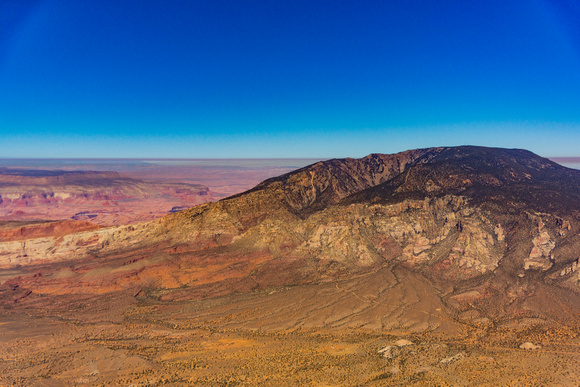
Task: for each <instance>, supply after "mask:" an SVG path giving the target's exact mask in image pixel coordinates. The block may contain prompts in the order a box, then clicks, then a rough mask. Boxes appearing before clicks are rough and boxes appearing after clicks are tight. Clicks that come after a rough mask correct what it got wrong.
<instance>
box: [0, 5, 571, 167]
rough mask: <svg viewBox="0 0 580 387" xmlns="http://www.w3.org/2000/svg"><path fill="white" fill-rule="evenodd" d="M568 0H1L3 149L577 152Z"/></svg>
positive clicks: (70, 153) (173, 153) (149, 153)
mask: <svg viewBox="0 0 580 387" xmlns="http://www.w3.org/2000/svg"><path fill="white" fill-rule="evenodd" d="M578 20H580V6H579V5H578V3H577V2H575V1H573V0H561V1H548V0H525V1H524V0H522V1H519V0H514V1H499V0H497V1H496V0H489V1H478V2H475V1H464V0H457V1H445V0H439V1H425V0H423V1H412V0H401V1H367V2H360V1H337V0H335V1H312V0H309V1H301V0H292V1H284V0H276V1H268V0H263V1H219V0H216V1H213V0H212V1H201V0H199V1H194V0H187V1H185V0H184V1H181V0H173V1H160V0H159V1H153V0H139V1H137V0H135V1H129V0H124V1H119V0H93V1H91V0H86V1H77V0H38V1H28V0H2V1H0V157H149V158H150V157H162V158H165V157H169V158H171V157H175V158H227V157H232V158H239V157H242V158H243V157H251V158H256V157H360V156H364V155H366V154H368V153H375V152H380V153H393V152H398V151H402V150H405V149H410V148H420V147H429V146H440V145H463V144H474V145H485V146H501V147H512V148H527V149H530V150H532V151H534V152H536V153H539V154H541V155H544V156H579V155H580V151H579V145H580V23H578V22H577V21H578Z"/></svg>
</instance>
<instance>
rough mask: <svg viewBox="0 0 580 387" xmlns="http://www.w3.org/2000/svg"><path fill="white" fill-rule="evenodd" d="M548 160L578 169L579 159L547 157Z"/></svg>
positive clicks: (579, 166)
mask: <svg viewBox="0 0 580 387" xmlns="http://www.w3.org/2000/svg"><path fill="white" fill-rule="evenodd" d="M548 158H549V159H550V160H552V161H555V162H556V163H558V164H560V165H563V166H565V167H568V168H574V169H580V157H548Z"/></svg>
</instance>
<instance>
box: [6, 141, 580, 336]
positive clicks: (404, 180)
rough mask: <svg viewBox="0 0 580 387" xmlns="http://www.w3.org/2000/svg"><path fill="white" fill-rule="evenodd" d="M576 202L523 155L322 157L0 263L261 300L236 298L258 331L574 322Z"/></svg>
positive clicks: (572, 176)
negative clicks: (249, 185)
mask: <svg viewBox="0 0 580 387" xmlns="http://www.w3.org/2000/svg"><path fill="white" fill-rule="evenodd" d="M579 193H580V172H579V171H575V170H571V169H568V168H564V167H561V166H559V165H557V164H555V163H553V162H551V161H549V160H547V159H543V158H541V157H538V156H536V155H534V154H532V153H530V152H527V151H522V150H508V149H493V148H479V147H455V148H431V149H422V150H415V151H407V152H402V153H399V154H396V155H370V156H367V157H365V158H362V159H344V160H329V161H326V162H320V163H316V164H313V165H311V166H308V167H305V168H302V169H300V170H297V171H294V172H291V173H289V174H286V175H283V176H280V177H277V178H274V179H269V180H266V181H264V182H263V183H261V184H259V185H258V186H256V187H255V188H254V189H252V190H250V191H247V192H245V193H243V194H239V195H236V196H233V197H230V198H226V199H223V200H221V201H219V202H215V203H207V204H203V205H200V206H197V207H194V208H191V209H189V210H187V211H183V212H179V213H175V214H171V215H168V216H165V217H163V218H161V219H159V220H156V221H154V222H150V223H142V224H138V225H134V226H123V227H117V228H106V229H99V230H87V231H84V232H82V233H71V234H68V235H66V236H60V237H52V236H44V237H42V238H41V237H39V238H32V239H29V240H27V241H26V242H24V241H22V240H14V239H13V240H10V241H8V240H7V241H5V242H2V243H0V265H2V267H3V268H4V269H5V270H8V269H9V270H12V273H13V274H11V275H4V277H3V279H2V281H3V282H4V286H14V285H15V284H18V285H19V286H21V287H26V288H30V289H33V292H36V293H44V294H66V293H102V292H108V291H124V290H126V291H131V292H134V293H135V294H143V293H147V294H149V295H150V296H151V297H156V298H158V299H161V300H165V301H171V300H198V299H204V298H211V297H214V296H224V295H232V294H239V293H241V294H246V293H248V292H250V291H257V290H266V289H270V290H271V291H273V292H275V294H274V293H272V294H271V296H267V297H266V299H265V301H263V303H262V304H260V305H256V304H252V303H250V304H247V303H246V301H239V302H238V301H236V305H235V308H238V309H240V310H246V312H245V313H247V316H246V317H247V321H252V322H251V323H248V324H250V325H251V326H255V327H258V328H259V327H266V326H273V325H272V324H273V323H272V321H273V319H275V318H277V319H278V320H284V324H283V325H284V326H285V327H291V326H318V325H320V324H322V325H325V326H326V325H328V324H330V326H334V325H335V326H337V327H339V326H341V327H344V326H352V327H357V326H367V325H368V327H369V328H372V329H381V328H385V327H390V328H392V327H397V326H398V327H401V328H403V327H407V328H409V329H410V328H411V327H413V329H420V330H424V329H455V328H454V327H455V326H456V325H457V324H474V325H483V326H486V325H489V324H503V323H507V322H509V321H513V319H519V320H522V319H528V320H529V319H534V320H533V321H536V322H538V321H539V322H544V323H545V322H548V321H563V320H567V321H574V319H575V318H576V317H577V316H578V313H580V297H579V295H578V292H579V290H580V288H579V287H578V280H579V277H578V271H577V266H578V258H579V254H580V253H579V252H580V236H579V230H580V196H579ZM39 272H40V273H42V276H38V275H37V276H32V275H30V274H27V273H35V275H36V274H38V273H39ZM374 281H384V283H383V284H382V285H378V284H376V283H375V282H374ZM411 283H412V284H413V285H412V286H411V287H410V284H411ZM288 286H292V288H287V287H288ZM280 289H286V291H284V292H282V293H279V291H280ZM307 289H310V290H307ZM344 289H350V290H349V291H346V290H344ZM305 292H306V293H305ZM308 292H314V293H312V294H310V293H308ZM409 292H411V293H413V294H414V296H413V297H411V298H413V299H414V300H415V301H412V300H410V299H409V294H410V293H409ZM307 293H308V294H310V295H309V296H306V294H307ZM334 297H340V298H341V299H343V301H344V302H345V303H346V304H349V305H350V304H352V305H355V304H357V303H360V302H362V304H360V305H359V306H356V307H354V306H352V305H351V306H349V307H346V306H345V308H343V309H341V308H340V307H339V305H336V304H335V302H334V301H331V299H333V298H334ZM274 298H275V299H276V303H281V304H279V305H278V306H273V305H274V303H273V302H274V301H273V300H274ZM428 299H429V300H431V301H429V302H428V303H427V304H429V305H431V306H429V305H427V304H425V302H426V300H428ZM357 300H358V301H357ZM361 300H363V301H361ZM562 300H566V302H563V301H562ZM399 304H400V309H397V308H399V307H396V305H399ZM411 304H417V305H422V306H421V308H423V309H421V310H428V313H427V314H424V315H422V314H419V315H417V314H416V313H415V312H416V307H417V305H415V307H410V305H411ZM227 305H229V304H227V303H226V306H223V308H226V309H227V308H228V306H227ZM357 305H358V304H357ZM389 305H391V306H389ZM558 305H559V306H558ZM231 307H232V308H233V307H234V306H233V304H232V305H231ZM270 307H272V308H274V309H273V310H271V311H269V312H267V311H266V309H267V308H270ZM391 307H393V308H395V309H392V308H391ZM265 308H266V309H265ZM353 308H354V309H353ZM290 309H292V310H301V311H311V312H304V313H294V314H293V315H292V314H291V313H290ZM563 309H565V313H563ZM274 310H275V311H274ZM393 310H396V311H397V312H396V313H395V312H394V311H393ZM337 314H339V315H340V316H341V317H340V319H337V318H336V315H337ZM266 315H267V316H270V317H268V318H266V317H264V316H266ZM291 315H292V316H291ZM284 316H285V317H284ZM333 316H334V317H333ZM361 316H365V317H364V318H363V317H361ZM208 318H209V317H208ZM519 320H518V321H519ZM365 321H366V322H365ZM522 321H523V320H522ZM228 324H229V323H228ZM317 324H318V325H317ZM333 324H334V325H333ZM226 325H227V324H226Z"/></svg>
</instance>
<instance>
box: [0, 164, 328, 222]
mask: <svg viewBox="0 0 580 387" xmlns="http://www.w3.org/2000/svg"><path fill="white" fill-rule="evenodd" d="M315 161H317V160H309V159H308V160H307V159H296V160H293V159H289V160H285V159H280V160H278V159H274V160H273V159H257V160H130V159H124V160H108V159H103V160H98V159H92V160H82V159H77V160H73V159H67V160H56V159H49V160H42V159H38V160H36V159H29V160H10V159H0V221H2V220H4V221H7V220H35V219H36V220H63V219H68V220H70V219H72V220H83V221H89V222H92V223H95V224H99V225H108V226H111V225H121V224H128V223H135V222H140V221H148V220H152V219H154V218H157V217H159V216H162V215H165V214H167V213H168V212H170V211H176V210H181V209H185V208H189V207H192V206H194V205H197V204H201V203H205V202H208V201H213V200H218V199H221V198H223V197H226V196H229V195H233V194H236V193H239V192H242V191H244V190H247V189H249V188H251V187H253V186H254V185H256V184H257V183H258V182H260V181H262V180H264V179H266V178H269V177H272V176H277V175H280V174H283V173H286V172H289V171H291V170H293V169H296V168H299V167H302V166H304V165H306V164H309V163H312V162H315Z"/></svg>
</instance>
